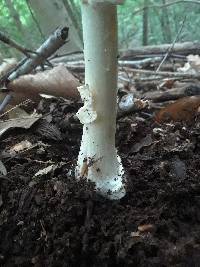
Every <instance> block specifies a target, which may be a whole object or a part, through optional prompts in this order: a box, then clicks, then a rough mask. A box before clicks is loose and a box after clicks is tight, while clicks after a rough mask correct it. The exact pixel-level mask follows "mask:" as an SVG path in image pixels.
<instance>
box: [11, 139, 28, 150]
mask: <svg viewBox="0 0 200 267" xmlns="http://www.w3.org/2000/svg"><path fill="white" fill-rule="evenodd" d="M30 147H32V144H31V142H29V141H27V140H25V141H22V142H20V143H18V144H16V145H14V146H13V147H12V148H11V149H10V152H20V151H23V150H25V149H28V148H30Z"/></svg>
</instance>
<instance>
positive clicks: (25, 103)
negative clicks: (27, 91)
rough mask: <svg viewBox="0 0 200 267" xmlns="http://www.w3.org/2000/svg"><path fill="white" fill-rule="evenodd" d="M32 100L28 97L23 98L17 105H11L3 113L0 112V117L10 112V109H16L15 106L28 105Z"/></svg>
mask: <svg viewBox="0 0 200 267" xmlns="http://www.w3.org/2000/svg"><path fill="white" fill-rule="evenodd" d="M31 102H32V100H30V99H26V100H24V101H23V102H21V103H19V104H18V105H16V106H14V107H12V108H11V109H9V110H7V111H6V112H4V113H3V114H0V118H2V117H3V116H5V115H6V114H8V113H9V112H11V111H12V110H14V109H16V108H19V107H21V106H26V105H28V104H29V103H31Z"/></svg>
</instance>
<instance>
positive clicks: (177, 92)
mask: <svg viewBox="0 0 200 267" xmlns="http://www.w3.org/2000/svg"><path fill="white" fill-rule="evenodd" d="M192 95H200V84H187V85H185V86H183V87H181V88H173V89H169V90H165V91H161V90H157V91H153V92H147V93H145V94H144V95H143V96H144V97H145V99H148V100H152V101H153V102H163V101H170V100H176V99H179V98H181V97H185V96H192Z"/></svg>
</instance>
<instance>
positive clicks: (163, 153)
mask: <svg viewBox="0 0 200 267" xmlns="http://www.w3.org/2000/svg"><path fill="white" fill-rule="evenodd" d="M79 106H80V104H79V103H74V102H71V101H63V100H60V99H53V100H52V99H50V100H42V102H41V103H40V105H39V108H38V112H39V113H42V114H43V119H42V120H39V122H36V123H35V124H34V125H33V126H32V127H31V128H30V129H28V130H24V129H23V130H22V129H18V130H17V129H13V130H10V131H8V132H6V133H5V134H4V135H3V136H2V137H1V143H0V151H1V159H2V162H3V164H4V166H5V168H6V170H7V175H6V176H5V175H0V266H2V267H4V266H5V267H10V266H20V267H23V266H35V267H44V266H48V267H56V266H58V267H61V266H69V267H72V266H81V267H83V266H87V267H89V266H95V267H97V266H101V267H102V266H120V267H123V266H134V267H136V266H138V267H142V266H145V267H149V266H152V267H155V266H158V267H166V266H179V267H184V266H185V267H189V266H194V267H197V266H200V183H199V177H200V142H199V138H200V118H199V117H198V116H197V117H196V118H195V119H194V120H193V121H191V122H190V124H189V125H188V124H187V125H186V124H184V123H180V122H177V123H166V124H162V125H159V124H156V123H155V122H154V121H152V119H145V120H142V119H141V120H140V119H138V118H137V116H136V115H127V116H123V117H122V118H120V119H118V121H117V135H116V140H117V147H118V151H119V154H120V156H121V158H122V162H123V165H124V168H125V170H126V177H127V183H126V188H127V194H126V196H125V197H124V198H123V199H121V200H119V201H110V200H106V199H104V198H102V197H100V196H99V195H98V194H97V193H96V192H95V190H94V187H93V185H92V184H91V183H88V182H86V181H84V180H80V181H78V180H76V179H75V178H74V174H73V171H71V170H73V168H74V167H75V164H76V159H77V155H78V152H79V145H80V139H81V131H82V127H81V125H80V124H79V122H78V120H77V119H76V117H75V116H74V115H75V112H76V111H77V110H78V107H79ZM47 122H48V123H47ZM50 126H51V127H50ZM22 141H26V142H27V143H28V144H31V146H30V147H29V148H28V149H24V150H23V149H21V150H20V149H18V150H17V149H16V145H18V147H19V146H20V144H22V143H21V142H22ZM14 148H15V149H14ZM16 151H17V152H16ZM49 166H50V167H49ZM47 167H49V168H47ZM45 168H47V169H45ZM43 169H45V170H43ZM41 170H43V171H41ZM38 171H40V173H38Z"/></svg>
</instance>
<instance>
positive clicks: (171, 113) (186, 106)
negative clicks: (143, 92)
mask: <svg viewBox="0 0 200 267" xmlns="http://www.w3.org/2000/svg"><path fill="white" fill-rule="evenodd" d="M199 106H200V96H189V97H184V98H181V99H179V100H177V101H176V102H174V103H172V104H169V105H168V106H166V107H165V108H163V109H161V110H160V111H159V112H158V113H157V114H156V115H155V121H156V122H158V123H163V122H169V121H184V122H189V121H191V120H192V119H194V117H195V116H196V115H197V112H198V108H199Z"/></svg>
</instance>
